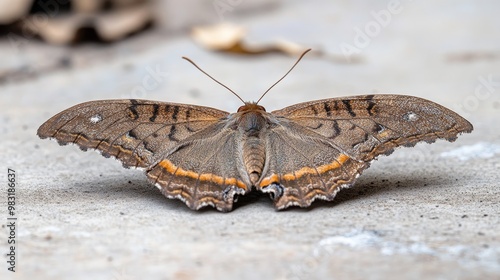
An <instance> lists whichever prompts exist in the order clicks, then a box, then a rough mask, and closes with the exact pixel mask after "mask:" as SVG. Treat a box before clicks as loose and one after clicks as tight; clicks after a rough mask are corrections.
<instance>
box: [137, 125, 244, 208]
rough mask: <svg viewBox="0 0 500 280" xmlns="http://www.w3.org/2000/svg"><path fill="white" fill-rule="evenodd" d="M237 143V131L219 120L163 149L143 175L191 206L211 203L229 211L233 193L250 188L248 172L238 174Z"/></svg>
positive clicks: (170, 194) (164, 191)
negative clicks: (176, 146) (173, 146)
mask: <svg viewBox="0 0 500 280" xmlns="http://www.w3.org/2000/svg"><path fill="white" fill-rule="evenodd" d="M240 145H241V141H240V139H239V137H238V133H237V132H236V131H235V130H233V129H230V128H228V127H227V126H226V121H224V120H223V121H221V122H219V123H217V124H214V125H212V126H210V127H207V128H206V129H205V130H204V131H201V132H200V133H197V134H196V135H195V137H192V138H190V139H186V140H184V141H182V143H181V145H179V146H178V148H177V149H175V150H171V151H169V152H167V153H164V154H163V155H162V156H161V158H162V159H161V160H160V161H159V162H158V163H157V164H155V165H154V166H152V167H151V168H150V169H149V170H148V171H147V175H148V177H149V178H150V179H151V181H152V182H153V183H154V184H155V185H156V186H158V188H160V190H161V191H162V192H163V194H165V195H166V196H167V197H170V198H173V197H176V198H179V199H181V200H182V201H184V202H185V203H186V204H187V205H188V206H189V207H190V208H192V209H199V208H201V207H204V206H206V205H211V206H213V207H216V208H217V209H218V210H220V211H230V210H231V209H232V207H233V202H234V196H235V195H236V194H239V195H242V194H245V193H247V192H249V191H250V190H251V184H250V182H249V181H248V176H245V174H244V173H243V174H242V170H244V168H243V161H242V158H241V157H240V156H238V155H239V154H240V153H239V149H240Z"/></svg>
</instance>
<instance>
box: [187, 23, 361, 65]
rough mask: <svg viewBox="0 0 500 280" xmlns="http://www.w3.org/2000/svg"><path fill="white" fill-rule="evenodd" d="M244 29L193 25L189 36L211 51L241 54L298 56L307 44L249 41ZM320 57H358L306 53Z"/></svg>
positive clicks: (233, 26)
mask: <svg viewBox="0 0 500 280" xmlns="http://www.w3.org/2000/svg"><path fill="white" fill-rule="evenodd" d="M245 35H246V30H245V29H244V28H243V27H241V26H238V25H233V24H229V23H221V24H216V25H211V26H198V27H194V28H193V29H192V32H191V37H192V38H193V40H194V41H195V42H197V43H198V44H199V45H201V46H203V47H204V48H207V49H209V50H212V51H218V52H224V53H233V54H241V55H258V54H267V53H281V54H286V55H290V56H299V55H300V54H302V53H303V52H304V51H305V50H306V49H308V48H309V46H303V45H300V44H297V43H294V42H291V41H288V40H284V39H277V40H275V41H274V42H270V43H266V44H262V43H249V42H246V41H245V40H244V39H245ZM308 56H309V57H311V56H316V57H322V58H325V57H326V59H329V60H332V61H334V62H338V63H347V62H351V63H352V62H358V61H359V57H354V58H353V57H350V58H349V59H350V61H347V59H346V58H345V57H344V56H341V55H325V54H324V53H323V52H322V51H321V50H320V49H319V48H315V49H313V51H311V53H310V54H309V55H308Z"/></svg>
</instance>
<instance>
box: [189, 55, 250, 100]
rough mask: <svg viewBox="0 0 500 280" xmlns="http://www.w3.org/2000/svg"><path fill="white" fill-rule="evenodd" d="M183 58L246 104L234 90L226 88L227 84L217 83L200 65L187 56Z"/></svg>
mask: <svg viewBox="0 0 500 280" xmlns="http://www.w3.org/2000/svg"><path fill="white" fill-rule="evenodd" d="M182 58H183V59H185V60H187V61H189V62H191V64H193V65H194V67H196V68H198V70H200V71H201V73H203V74H205V75H207V76H208V77H209V78H210V79H212V80H214V81H215V82H216V83H218V84H219V85H221V86H223V87H225V88H226V89H227V90H229V91H230V92H232V93H233V94H234V95H236V97H238V98H239V99H240V100H241V102H243V103H245V101H244V100H243V99H242V98H241V97H240V96H239V95H238V94H237V93H236V92H234V91H233V90H232V89H230V88H229V87H228V86H226V85H225V84H223V83H221V82H219V81H217V80H216V79H215V78H214V77H212V76H210V75H209V74H208V73H207V72H205V71H203V69H201V68H200V67H199V66H198V65H196V63H194V62H193V61H192V60H191V59H189V58H187V57H185V56H183V57H182Z"/></svg>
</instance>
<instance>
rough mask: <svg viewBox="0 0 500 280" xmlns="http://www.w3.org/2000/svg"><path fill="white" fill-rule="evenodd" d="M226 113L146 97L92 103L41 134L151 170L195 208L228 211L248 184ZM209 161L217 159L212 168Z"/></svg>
mask: <svg viewBox="0 0 500 280" xmlns="http://www.w3.org/2000/svg"><path fill="white" fill-rule="evenodd" d="M228 115H229V114H228V113H227V112H224V111H220V110H217V109H213V108H208V107H201V106H194V105H185V104H175V103H165V102H155V101H147V100H103V101H91V102H86V103H82V104H79V105H76V106H74V107H72V108H69V109H67V110H65V111H63V112H61V113H59V114H57V115H55V116H54V117H52V118H50V119H49V120H48V121H47V122H45V123H44V124H43V125H42V126H40V128H39V129H38V135H39V136H40V137H41V138H54V139H56V140H57V141H58V142H59V143H60V144H61V145H65V144H68V143H74V144H77V145H79V146H80V148H81V149H83V150H87V149H95V150H98V151H100V152H101V154H102V155H103V156H105V157H110V156H112V157H115V158H116V159H118V160H120V161H121V162H122V163H123V165H124V166H125V167H136V168H147V172H148V177H149V178H150V179H151V180H152V181H153V182H154V183H155V184H156V185H157V186H158V187H159V188H160V190H162V192H163V193H164V194H165V195H166V196H168V197H177V198H180V199H182V200H183V201H185V202H186V204H188V206H190V207H191V208H199V207H201V206H204V205H214V206H216V207H218V208H220V209H223V210H227V209H229V210H230V209H231V206H232V202H233V195H235V194H238V193H240V194H241V193H244V191H245V189H246V185H244V183H243V182H242V181H241V179H240V178H239V177H240V175H239V173H238V172H237V166H238V164H237V163H235V162H234V158H235V156H234V155H235V153H234V154H230V153H231V152H235V151H232V150H231V149H230V147H231V143H234V142H235V140H234V137H235V136H234V134H231V133H229V132H228V131H227V130H225V129H224V121H225V119H227V117H228ZM217 139H220V141H223V143H224V144H223V145H220V143H219V142H218V141H217ZM216 147H219V148H216ZM210 151H212V152H210ZM219 151H222V154H221V155H219V154H216V152H219ZM187 159H189V160H187ZM226 161H227V163H225V162H226ZM167 163H168V164H167ZM209 163H214V166H213V167H212V168H211V169H210V168H208V167H207V166H208V165H209ZM224 163H225V165H224V167H226V168H223V167H222V165H223V164H224ZM209 174H210V176H209ZM212 174H213V175H212ZM221 178H222V179H221ZM205 196H206V197H205Z"/></svg>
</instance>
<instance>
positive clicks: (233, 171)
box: [37, 50, 473, 212]
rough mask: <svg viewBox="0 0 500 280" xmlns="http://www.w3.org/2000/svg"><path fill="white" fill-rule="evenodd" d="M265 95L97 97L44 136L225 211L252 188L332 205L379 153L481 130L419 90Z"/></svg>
mask: <svg viewBox="0 0 500 280" xmlns="http://www.w3.org/2000/svg"><path fill="white" fill-rule="evenodd" d="M308 51H309V50H308ZM306 52H307V51H306ZM306 52H304V53H303V54H302V56H301V57H300V58H299V59H298V60H297V62H296V63H295V64H294V65H293V66H292V68H291V69H290V70H289V71H288V72H287V73H286V74H285V75H284V76H283V77H282V78H281V79H279V80H278V81H277V82H276V83H275V84H273V86H274V85H276V84H277V83H278V82H279V81H281V80H282V79H283V78H284V77H285V76H286V75H287V74H288V73H289V72H290V71H291V70H292V69H293V68H294V67H295V65H296V64H297V63H298V62H299V61H300V59H301V58H302V57H303V56H304V54H305V53H306ZM185 59H187V58H185ZM187 60H189V59H187ZM189 61H190V62H191V63H193V65H194V66H196V67H197V68H198V69H199V70H201V69H200V68H199V67H198V66H197V65H196V64H194V62H192V61H191V60H189ZM201 71H202V72H203V73H205V72H204V71H203V70H201ZM205 74H206V75H207V76H209V77H210V78H212V77H211V76H210V75H208V74H207V73H205ZM212 79H213V78H212ZM214 81H216V82H217V83H219V84H220V82H218V81H217V80H215V79H214ZM223 86H224V85H223ZM273 86H271V87H270V88H269V89H268V90H267V91H266V92H265V93H264V94H263V95H262V96H261V98H260V99H262V97H263V96H264V95H265V94H266V93H267V92H268V91H269V90H270V89H271V88H272V87H273ZM224 87H226V86H224ZM226 88H227V87H226ZM227 89H229V88H227ZM229 90H230V89H229ZM230 91H231V92H233V91H232V90H230ZM233 93H234V92H233ZM234 94H235V95H236V96H237V97H238V98H239V96H238V95H237V94H236V93H234ZM240 99H241V98H240ZM260 99H259V100H258V101H257V102H244V105H243V106H241V107H239V109H238V110H237V112H235V113H228V112H225V111H221V110H218V109H214V108H209V107H204V106H196V105H188V104H177V103H169V102H158V101H148V100H135V99H130V100H101V101H90V102H86V103H82V104H79V105H76V106H74V107H71V108H69V109H67V110H64V111H62V112H60V113H59V114H57V115H55V116H53V117H52V118H50V119H49V120H48V121H46V122H45V123H44V124H42V125H41V126H40V128H39V129H38V133H37V134H38V136H39V137H40V138H53V139H56V140H57V141H58V142H59V144H61V145H66V144H68V143H73V144H76V145H78V146H80V148H81V149H82V150H87V149H94V150H97V151H100V152H101V154H102V155H103V156H105V157H114V158H116V159H118V160H120V161H121V162H122V163H123V166H124V167H127V168H130V167H132V168H139V169H143V170H144V171H145V173H146V175H147V177H148V178H149V180H150V181H151V182H152V183H153V184H154V185H156V186H157V187H158V189H160V191H161V192H162V193H163V194H164V195H165V196H166V197H168V198H177V199H180V200H182V201H183V202H184V203H186V205H187V206H188V207H189V208H191V209H196V210H197V209H200V208H202V207H205V206H213V207H215V208H216V209H217V210H219V211H224V212H227V211H231V210H232V209H233V204H234V202H235V201H236V200H237V198H238V196H241V195H245V194H247V193H249V192H251V191H260V192H263V193H268V194H270V196H271V198H272V200H273V201H274V205H275V207H276V208H277V209H285V208H287V207H289V206H300V207H308V206H310V205H311V203H312V202H313V201H314V200H316V199H321V200H327V201H331V200H333V199H334V197H335V195H336V194H337V192H338V191H339V190H340V189H342V188H346V187H349V186H352V185H353V184H354V182H355V180H356V178H358V176H359V175H360V174H361V173H362V172H363V170H365V169H366V168H368V167H369V166H370V163H371V162H372V161H373V160H374V159H376V158H377V157H378V156H379V155H382V154H385V155H389V154H391V153H392V152H393V151H394V149H395V148H397V147H399V146H405V147H411V146H414V145H415V144H416V143H418V142H421V141H425V142H428V143H432V142H434V141H435V140H436V139H446V140H448V141H454V140H455V139H456V138H457V136H458V135H459V134H461V133H464V132H466V133H469V132H471V131H472V130H473V127H472V125H471V124H470V123H469V122H468V121H467V120H465V119H464V118H462V117H460V116H459V115H458V114H457V113H455V112H453V111H451V110H449V109H447V108H445V107H443V106H441V105H439V104H436V103H434V102H432V101H429V100H425V99H422V98H418V97H413V96H405V95H385V94H379V95H362V96H352V97H340V98H330V99H323V100H316V101H310V102H305V103H299V104H296V105H292V106H289V107H286V108H284V109H281V110H276V111H272V112H267V111H266V109H265V108H264V107H263V106H261V105H259V104H258V102H259V101H260ZM242 101H243V100H242Z"/></svg>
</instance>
